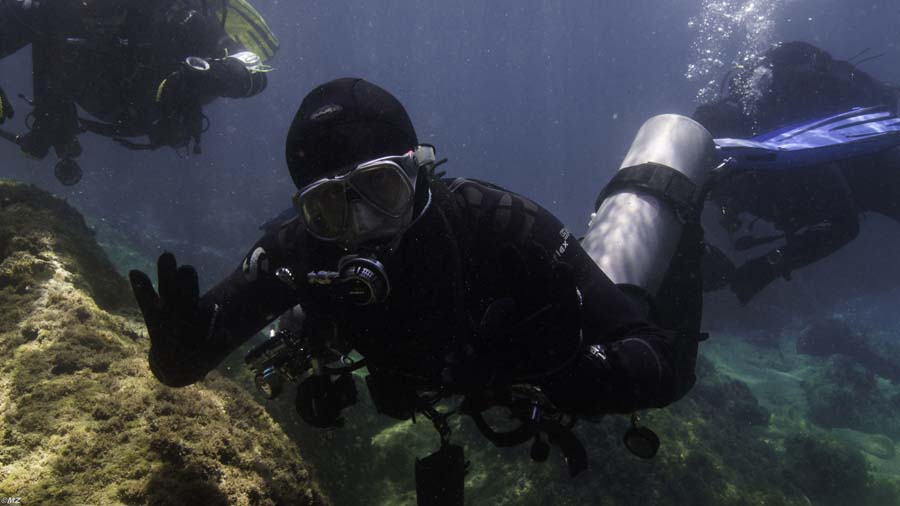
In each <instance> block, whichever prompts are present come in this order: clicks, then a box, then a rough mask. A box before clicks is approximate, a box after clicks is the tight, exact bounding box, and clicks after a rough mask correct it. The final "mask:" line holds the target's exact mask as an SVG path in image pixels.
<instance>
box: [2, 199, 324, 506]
mask: <svg viewBox="0 0 900 506" xmlns="http://www.w3.org/2000/svg"><path fill="white" fill-rule="evenodd" d="M132 300H133V299H132V296H131V293H130V290H129V287H128V286H127V283H126V282H125V281H124V280H123V278H122V277H121V276H120V275H119V274H118V273H117V272H116V270H115V269H114V267H113V266H112V265H111V264H110V262H109V260H108V259H107V257H106V255H105V253H104V252H103V250H101V249H100V247H99V246H97V244H96V241H95V239H94V237H93V234H92V232H91V230H90V229H89V228H88V227H87V226H86V225H85V222H84V220H83V219H82V217H81V216H80V215H79V214H78V213H77V212H76V211H75V210H74V209H72V208H71V207H70V206H68V205H67V204H66V203H65V202H63V201H61V200H58V199H56V198H54V197H52V196H51V195H49V194H47V193H46V192H44V191H41V190H39V189H37V188H35V187H32V186H26V185H22V184H17V183H12V182H7V181H0V356H2V357H3V360H2V362H0V496H3V497H20V498H21V503H22V504H48V505H49V504H53V505H69V504H72V505H75V504H78V505H85V504H90V505H126V506H136V505H144V504H146V505H150V504H152V505H160V506H163V505H185V504H202V505H248V506H249V505H259V506H264V505H269V506H274V505H283V504H290V505H324V504H328V501H327V499H326V498H325V496H324V495H323V494H322V493H321V492H320V490H319V486H318V485H317V483H316V481H315V479H314V477H313V476H312V474H311V472H310V469H309V468H308V466H307V464H306V463H305V462H304V460H303V457H302V456H301V454H300V450H299V449H298V445H297V443H296V442H295V441H292V440H291V439H289V438H288V437H287V436H286V435H285V434H284V432H283V431H282V430H281V428H280V426H279V425H278V424H276V423H274V422H273V420H272V419H271V418H270V416H269V415H268V414H267V413H266V411H265V410H264V409H262V408H261V407H260V406H259V404H258V403H257V402H256V401H255V400H254V399H253V398H252V397H251V396H249V395H248V394H247V393H246V392H245V391H244V390H243V389H241V388H239V387H238V386H237V385H236V384H235V383H233V382H232V381H231V380H229V379H227V378H224V377H222V376H221V375H219V374H218V373H213V374H211V375H210V377H209V378H208V379H207V380H205V381H204V382H202V383H201V384H198V385H194V386H191V387H187V388H183V389H177V390H176V389H170V388H168V387H165V386H162V385H160V384H159V383H158V382H157V381H156V380H155V379H154V378H153V377H152V375H151V374H150V372H149V370H148V368H147V364H146V353H147V347H148V342H147V338H146V335H145V332H146V330H145V328H144V326H143V322H142V321H141V320H140V316H139V313H138V312H137V310H136V309H135V307H134V306H133V302H132Z"/></svg>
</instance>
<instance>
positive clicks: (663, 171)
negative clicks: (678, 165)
mask: <svg viewBox="0 0 900 506" xmlns="http://www.w3.org/2000/svg"><path fill="white" fill-rule="evenodd" d="M626 189H631V190H638V191H641V192H643V193H647V194H650V195H652V196H654V197H658V198H661V199H663V200H664V201H666V202H668V203H669V204H671V205H673V206H675V207H676V208H677V209H678V210H679V211H681V212H682V213H686V214H687V216H690V217H696V216H699V214H700V210H701V205H702V202H703V199H702V189H701V188H700V187H698V186H697V185H696V184H694V183H693V182H692V181H691V180H690V179H689V178H688V177H687V176H685V175H684V174H682V173H681V172H678V171H677V170H674V169H672V168H671V167H668V166H666V165H662V164H659V163H653V162H647V163H644V164H641V165H635V166H633V167H625V168H624V169H621V170H619V171H618V172H617V173H616V175H615V176H613V178H612V180H611V181H610V182H609V184H607V185H606V187H605V188H603V190H602V191H601V192H600V195H598V196H597V201H596V202H595V203H594V210H595V211H596V210H597V209H599V208H600V204H602V203H603V201H604V200H605V199H606V198H607V197H609V196H611V195H614V194H616V193H618V192H620V191H622V190H626Z"/></svg>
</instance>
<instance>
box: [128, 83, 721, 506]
mask: <svg viewBox="0 0 900 506" xmlns="http://www.w3.org/2000/svg"><path fill="white" fill-rule="evenodd" d="M674 128H678V129H681V130H682V131H684V132H685V133H684V135H683V136H681V137H680V138H681V139H682V140H683V141H685V143H686V144H689V145H687V146H685V148H686V149H684V150H683V151H681V152H679V151H678V150H677V149H673V146H671V145H670V139H671V137H670V136H667V135H665V134H664V132H671V131H672V130H673V129H674ZM713 151H714V144H713V142H712V138H711V137H710V136H709V134H708V133H706V132H705V131H704V130H703V129H702V128H701V127H700V126H699V125H697V124H696V123H695V122H693V121H692V120H690V119H688V118H684V117H676V116H663V117H658V118H655V119H653V120H651V121H649V122H648V123H647V124H646V125H645V127H644V128H643V129H642V130H641V133H639V135H638V138H637V140H636V141H635V145H634V146H633V148H632V151H631V153H630V154H629V157H627V158H626V164H627V165H628V166H625V167H623V169H622V170H620V171H619V175H620V176H622V177H617V178H615V179H614V181H613V183H612V184H611V185H610V186H608V187H607V189H606V190H605V192H604V194H603V195H602V198H601V199H599V203H600V205H599V209H598V211H597V213H596V214H595V216H594V218H593V221H592V225H591V227H590V230H589V232H588V234H587V236H586V237H585V239H584V241H583V245H584V246H582V243H580V242H579V241H578V240H576V239H575V237H574V236H573V235H572V234H571V233H570V232H569V231H568V230H567V229H566V228H565V227H564V226H563V225H562V224H561V223H560V222H559V221H558V220H557V219H556V218H555V217H554V216H552V215H551V214H550V213H549V212H548V211H546V210H545V209H542V208H541V207H539V206H538V205H537V204H535V203H534V202H532V201H530V200H528V199H526V198H524V197H522V196H520V195H517V194H515V193H512V192H509V191H506V190H504V189H502V188H500V187H498V186H495V185H492V184H490V183H486V182H481V181H476V180H471V179H463V178H457V179H448V178H442V177H440V176H441V174H438V173H436V171H435V167H436V166H437V165H438V164H439V163H440V162H437V161H436V160H435V158H434V148H432V147H430V146H427V145H421V144H419V142H418V138H417V135H416V132H415V130H414V129H413V125H412V123H411V121H410V119H409V117H408V116H407V113H406V111H405V109H404V108H403V106H402V105H401V104H400V102H398V101H397V99H396V98H394V97H393V96H392V95H390V94H389V93H388V92H386V91H385V90H383V89H381V88H379V87H377V86H375V85H373V84H371V83H369V82H367V81H364V80H361V79H338V80H335V81H331V82H329V83H326V84H324V85H321V86H319V87H317V88H316V89H314V90H313V91H312V92H310V93H309V94H308V95H307V96H306V98H305V99H304V100H303V102H302V104H301V106H300V108H299V110H298V112H297V114H296V116H295V118H294V121H293V123H292V125H291V128H290V131H289V133H288V136H287V142H286V155H287V162H288V167H289V169H290V173H291V176H292V178H293V180H294V182H295V183H296V185H297V187H298V189H299V191H298V192H297V194H296V195H295V197H294V207H295V209H296V211H297V212H296V213H295V214H294V216H293V217H289V218H285V219H283V220H281V221H280V222H276V223H274V224H270V225H269V226H268V227H266V230H267V232H266V233H265V235H264V237H263V238H262V239H260V240H259V242H257V243H256V245H254V246H253V247H252V248H251V249H250V252H249V254H248V255H247V256H246V258H245V259H244V261H243V263H242V265H241V266H240V267H239V268H238V269H236V270H235V272H234V273H233V274H231V275H230V276H229V277H227V278H226V279H224V280H223V281H221V282H220V283H219V284H218V285H217V286H215V287H214V288H212V289H211V290H209V291H208V292H207V293H205V294H204V295H202V296H201V295H200V293H199V289H198V279H197V273H196V271H195V270H194V269H193V268H192V267H191V266H186V265H182V266H177V265H176V261H175V258H174V256H173V255H172V254H170V253H164V254H163V255H162V256H160V258H159V262H158V279H159V293H158V294H157V292H156V291H155V290H154V288H153V285H152V283H151V281H150V279H149V277H148V276H147V275H146V274H144V273H143V272H140V271H132V272H131V273H130V279H131V283H132V286H133V289H134V294H135V297H136V299H137V301H138V303H139V305H140V308H141V311H142V312H143V314H144V318H145V320H146V323H147V328H148V332H149V335H150V339H151V348H150V355H149V364H150V368H151V370H152V371H153V373H154V374H155V375H156V377H157V378H158V379H159V380H160V381H161V382H162V383H164V384H166V385H169V386H173V387H180V386H184V385H189V384H191V383H194V382H196V381H199V380H201V379H202V378H203V377H204V376H205V375H206V374H207V373H208V372H209V371H210V370H212V369H213V368H214V367H216V365H217V364H219V363H220V362H221V361H222V360H223V358H224V357H225V356H226V355H228V354H229V353H230V352H231V351H233V350H234V349H235V348H236V347H238V346H239V345H240V344H241V343H243V342H245V341H247V340H248V339H249V338H251V337H252V336H253V335H254V334H256V333H257V332H259V331H260V329H262V328H263V327H265V326H266V325H267V324H268V323H269V322H271V321H273V320H274V319H275V318H277V317H278V315H280V314H282V313H285V312H286V311H288V310H291V308H293V307H295V306H296V305H297V304H299V305H300V306H301V307H302V310H303V314H304V320H303V324H302V330H301V333H302V335H301V336H299V338H298V342H299V343H300V344H296V343H295V341H294V339H295V337H296V336H287V337H283V338H278V339H276V341H275V342H270V344H267V345H265V346H264V349H262V350H259V349H257V350H254V351H253V352H251V353H250V354H249V355H248V357H247V359H248V362H253V363H256V365H259V361H261V360H262V361H268V362H267V363H264V364H263V365H262V366H259V370H261V371H262V372H263V373H264V374H263V375H262V376H260V377H258V380H262V381H268V380H269V379H271V378H269V376H268V375H269V374H270V373H273V370H272V369H274V368H280V369H281V370H283V371H286V374H287V375H288V377H289V378H291V379H298V380H302V381H301V382H300V386H299V389H298V397H297V409H298V411H299V412H300V414H301V416H302V417H303V418H304V419H305V420H306V421H308V422H310V423H312V424H314V425H317V426H326V427H327V426H334V425H337V424H339V423H340V411H341V409H343V408H345V407H347V406H348V405H350V404H352V403H353V402H354V401H355V398H356V391H355V387H354V386H353V381H352V377H351V376H350V371H351V370H353V369H355V368H357V367H359V366H360V365H366V366H367V368H368V377H367V379H366V383H367V386H368V388H369V391H370V393H371V394H372V398H373V400H374V402H375V404H376V406H377V408H378V410H379V411H380V412H382V413H384V414H387V415H390V416H393V417H396V418H400V419H408V418H410V417H412V416H414V415H415V413H417V412H418V413H423V414H424V415H425V416H426V417H429V418H431V419H432V421H433V422H434V423H435V426H436V427H437V428H438V429H439V430H440V431H441V436H442V446H441V450H439V451H438V452H436V453H435V454H434V455H432V456H430V457H428V458H427V459H425V460H423V461H419V462H418V463H417V483H418V487H419V498H420V499H419V500H420V504H437V502H429V501H442V502H440V504H461V501H462V483H463V481H462V473H463V472H464V461H463V458H462V448H461V447H459V446H455V445H451V444H449V442H448V438H449V429H448V427H447V425H446V423H443V422H444V421H445V416H448V414H446V413H445V414H441V413H439V412H438V411H437V410H436V409H435V406H436V405H437V403H438V401H440V400H442V399H448V398H451V397H454V396H465V401H464V402H463V403H462V405H461V406H459V407H458V409H459V410H460V412H463V413H464V414H467V415H471V416H472V417H473V419H475V420H476V424H478V425H479V428H482V429H483V430H482V432H483V433H485V434H486V435H488V437H490V438H491V439H492V441H493V442H494V443H495V444H498V445H509V444H513V443H520V442H524V441H527V440H532V441H533V447H532V456H533V457H534V458H535V459H536V460H539V459H541V458H546V451H548V450H549V448H548V447H547V442H548V441H549V442H551V443H555V444H558V445H560V447H561V448H562V449H563V451H564V452H566V451H572V452H575V450H573V447H574V446H576V445H575V444H574V443H571V439H572V438H573V437H574V436H571V433H568V435H567V434H566V432H565V429H567V428H570V427H571V425H570V424H569V422H567V421H565V420H564V418H565V416H566V415H567V414H573V415H598V414H603V413H632V412H634V411H636V410H639V409H643V408H649V407H662V406H665V405H667V404H669V403H671V402H673V401H675V400H676V399H678V398H680V397H681V396H683V395H684V394H685V393H686V392H687V391H688V390H689V389H690V388H691V386H692V385H693V383H694V380H695V378H694V362H695V359H696V354H697V342H698V337H699V328H698V326H699V320H700V303H699V302H700V286H699V275H698V273H699V257H700V251H701V250H702V248H701V237H700V236H701V234H700V233H699V225H698V224H697V221H696V220H691V221H690V222H689V223H688V224H687V225H685V224H683V223H682V222H681V221H679V220H678V219H677V218H676V217H675V216H676V211H675V210H674V207H679V206H680V207H683V209H682V210H683V211H685V213H681V215H682V216H685V215H687V214H686V212H687V210H688V209H690V210H691V211H692V214H691V216H694V217H697V216H699V212H698V209H697V206H698V201H697V199H696V198H694V197H691V195H694V196H695V197H696V194H697V193H698V192H695V191H687V192H685V193H682V194H678V193H671V192H668V193H667V192H666V191H664V190H660V191H658V192H657V190H659V189H655V188H653V187H652V185H651V184H649V181H651V180H657V179H659V177H658V176H660V175H667V177H668V178H669V179H670V180H677V181H679V182H682V183H683V185H682V187H683V188H687V189H688V190H691V188H692V186H693V185H694V184H695V183H696V184H697V185H698V186H702V183H703V181H702V178H703V176H702V174H700V173H701V172H702V171H703V170H705V169H704V167H705V168H709V167H711V165H712V163H711V161H712V156H713V155H712V152H713ZM660 153H661V154H660ZM678 153H682V154H678ZM687 166H692V167H696V169H693V170H695V171H696V172H697V174H694V173H691V171H690V170H685V171H683V172H684V174H682V173H681V172H679V170H681V169H684V167H687ZM676 173H677V174H676ZM692 180H693V181H694V182H693V183H692V182H691V181H692ZM636 189H640V190H641V191H642V192H643V191H646V192H647V193H641V194H639V193H637V192H636ZM653 195H656V196H655V197H654V196H653ZM653 198H659V199H661V200H663V201H665V202H666V204H665V205H663V206H660V205H658V204H653V205H650V204H648V203H647V202H648V199H650V200H652V199H653ZM642 202H643V204H642ZM640 205H648V206H650V207H651V208H653V209H656V210H657V211H659V212H660V213H661V214H658V215H656V216H654V217H653V218H652V219H650V220H648V221H644V222H642V221H641V219H640V218H635V219H634V220H628V219H625V220H623V217H624V218H628V216H627V215H623V214H622V212H623V210H624V209H625V208H628V209H634V208H635V206H640ZM670 207H671V208H672V209H670ZM640 214H641V216H645V217H646V216H649V215H648V214H647V213H640ZM622 225H624V226H625V228H627V229H629V230H632V231H633V230H634V229H635V227H645V230H644V232H645V233H642V234H630V235H629V234H628V232H627V231H626V230H625V228H623V227H622ZM629 238H630V239H629ZM634 240H642V241H643V240H647V241H649V242H646V243H643V244H635V243H634V242H633V241H634ZM630 241H631V242H630ZM617 248H625V249H627V250H628V251H631V252H632V253H634V254H633V255H626V254H625V253H626V251H622V250H620V249H617ZM639 250H640V251H639ZM589 252H590V254H589ZM626 257H627V258H626ZM618 259H623V262H617V260H618ZM598 265H600V266H603V268H604V270H608V271H609V272H611V273H613V274H614V275H615V276H616V278H617V279H615V282H616V283H619V284H620V285H621V286H622V289H620V288H618V287H617V286H616V284H614V283H613V281H611V280H610V278H609V277H607V275H606V274H604V270H601V269H600V268H598ZM622 273H625V274H622ZM629 276H632V277H630V278H629ZM673 294H678V296H677V297H675V296H673ZM651 321H652V322H653V323H651ZM662 328H667V329H672V330H671V331H664V330H662ZM272 349H276V351H278V353H273V354H271V355H270V354H268V353H269V351H271V350H272ZM351 349H355V350H357V351H358V352H359V353H361V354H362V355H363V356H364V361H362V362H360V363H357V364H353V365H349V366H348V365H347V353H348V352H349V351H350V350H351ZM279 350H280V351H279ZM260 356H262V358H260ZM310 358H314V359H315V360H310ZM328 364H331V365H328ZM335 364H336V365H335ZM268 366H271V367H268ZM269 387H270V388H272V389H274V388H276V387H277V384H276V383H274V382H273V383H271V384H270V385H269ZM494 405H505V406H508V407H510V409H511V410H513V413H518V415H517V416H518V418H520V420H522V422H523V427H525V429H523V430H521V431H518V432H516V433H515V434H512V435H510V434H506V435H505V436H504V435H502V434H498V433H496V432H493V431H491V430H490V429H489V428H486V427H482V425H483V424H484V420H483V419H482V418H481V417H480V413H481V412H482V411H483V410H485V409H487V408H488V407H490V406H494ZM520 408H521V409H520ZM517 409H518V411H516V410H517ZM479 420H480V423H479ZM569 421H571V420H569ZM635 429H643V428H636V427H635ZM548 434H550V436H549V438H548V436H547V435H548ZM570 443H571V444H570ZM657 443H658V441H657ZM650 444H651V445H652V441H651V442H650ZM564 446H568V448H563V447H564ZM657 446H658V444H657ZM633 451H635V450H634V449H633ZM582 452H583V448H582ZM636 453H638V452H637V451H636ZM649 453H655V448H653V449H651V452H649ZM567 457H569V458H567V462H568V463H569V469H570V472H571V473H573V474H574V473H576V472H579V471H581V470H582V469H584V467H585V466H586V463H585V462H584V458H578V457H579V455H575V453H573V454H571V455H570V454H567ZM581 457H586V456H585V455H581ZM429 476H430V478H429ZM453 476H455V477H453ZM430 480H434V481H435V482H438V483H439V484H438V485H429V483H430ZM447 480H449V481H451V482H452V483H453V484H452V485H446V482H447ZM448 490H449V491H448ZM439 497H443V499H439ZM457 500H458V502H457Z"/></svg>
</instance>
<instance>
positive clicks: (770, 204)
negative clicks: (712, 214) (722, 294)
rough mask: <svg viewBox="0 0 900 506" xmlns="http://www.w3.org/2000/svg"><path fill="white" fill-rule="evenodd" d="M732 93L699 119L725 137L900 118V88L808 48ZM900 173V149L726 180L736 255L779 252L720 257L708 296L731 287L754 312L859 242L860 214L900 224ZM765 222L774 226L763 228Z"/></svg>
mask: <svg viewBox="0 0 900 506" xmlns="http://www.w3.org/2000/svg"><path fill="white" fill-rule="evenodd" d="M724 87H725V96H724V97H723V98H721V99H720V100H719V101H717V102H715V103H711V104H707V105H703V106H700V107H699V108H698V109H697V110H696V112H695V113H694V116H693V117H694V119H696V120H697V121H698V122H700V123H701V124H703V125H704V126H705V127H706V128H707V129H708V130H709V131H710V132H711V133H712V134H713V136H714V137H716V138H720V137H735V138H750V137H753V136H755V135H758V134H760V133H762V132H768V131H772V130H775V129H777V128H780V127H784V126H786V125H791V124H797V123H801V122H805V121H810V120H818V119H820V118H824V117H828V116H830V115H834V114H838V113H843V112H846V111H849V110H851V109H852V108H855V107H874V106H885V107H886V109H887V110H889V111H891V112H892V113H894V114H896V112H897V104H898V100H900V89H898V88H897V87H895V86H891V85H888V84H884V83H881V82H878V81H877V80H875V79H874V78H872V77H871V76H869V75H868V74H866V73H865V72H863V71H861V70H860V69H859V68H858V67H857V66H856V65H854V64H852V63H850V62H848V61H841V60H835V59H834V58H832V57H831V55H829V54H828V53H827V52H825V51H823V50H821V49H819V48H817V47H814V46H812V45H810V44H807V43H804V42H788V43H783V44H780V45H777V46H775V47H774V48H772V49H770V50H769V51H767V52H766V53H765V54H764V57H763V58H762V59H761V60H760V63H759V64H758V65H756V66H753V67H750V68H745V69H742V70H740V71H739V72H737V73H735V74H733V75H731V76H729V77H728V78H726V81H725V83H724ZM898 168H900V152H898V150H897V149H891V150H888V151H885V152H881V153H876V154H870V155H868V156H863V157H858V158H853V159H848V160H843V161H837V162H829V163H824V164H814V165H809V166H806V167H798V168H792V169H785V170H777V171H771V170H769V171H748V172H742V173H741V174H740V175H737V176H735V177H730V178H725V179H723V180H722V181H721V182H720V183H717V184H716V185H715V186H714V187H713V189H712V191H711V193H710V197H711V199H712V200H713V201H714V202H715V203H716V204H717V206H718V207H719V210H720V215H719V216H720V224H721V225H722V226H723V227H724V228H725V229H726V230H727V232H728V234H729V238H730V239H731V241H732V247H733V248H734V249H735V251H746V250H750V249H751V248H756V247H761V246H763V245H769V247H768V250H767V251H764V252H763V253H762V254H760V255H759V256H756V257H754V258H752V259H750V260H748V261H747V262H746V263H744V264H743V265H741V266H739V267H737V268H735V267H734V265H733V264H731V261H730V260H729V259H728V258H727V257H726V256H725V255H723V254H721V252H718V251H715V250H714V251H713V252H712V253H713V254H712V255H710V256H708V258H707V260H706V261H705V262H704V269H705V270H706V272H705V274H706V275H705V276H704V279H705V281H706V284H707V286H706V288H707V289H718V288H722V287H724V286H730V288H731V290H732V291H733V292H734V293H735V294H736V295H737V297H738V299H739V300H740V302H741V303H742V304H745V303H747V302H748V301H749V300H750V299H751V298H753V296H754V295H756V294H757V293H759V291H760V290H762V289H763V288H764V287H765V286H766V285H768V284H769V283H770V282H772V281H773V280H775V279H777V278H779V277H783V278H785V279H789V278H790V274H791V272H792V271H794V270H796V269H798V268H801V267H803V266H805V265H809V264H811V263H813V262H815V261H817V260H820V259H822V258H825V257H827V256H828V255H830V254H832V253H834V252H835V251H837V250H838V249H840V248H841V247H843V246H844V245H845V244H847V243H849V242H850V241H851V240H853V239H854V238H855V237H856V236H857V234H858V233H859V215H860V214H862V213H865V212H876V213H880V214H883V215H885V216H887V217H889V218H892V219H893V220H895V221H900V171H898ZM759 220H761V221H763V222H767V223H768V224H770V225H771V228H770V229H768V230H766V229H765V227H764V226H755V225H757V224H758V221H759ZM754 228H755V230H754ZM761 230H762V231H761ZM773 245H774V246H773Z"/></svg>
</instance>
